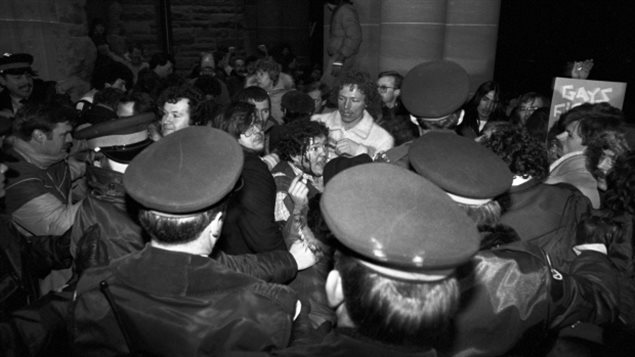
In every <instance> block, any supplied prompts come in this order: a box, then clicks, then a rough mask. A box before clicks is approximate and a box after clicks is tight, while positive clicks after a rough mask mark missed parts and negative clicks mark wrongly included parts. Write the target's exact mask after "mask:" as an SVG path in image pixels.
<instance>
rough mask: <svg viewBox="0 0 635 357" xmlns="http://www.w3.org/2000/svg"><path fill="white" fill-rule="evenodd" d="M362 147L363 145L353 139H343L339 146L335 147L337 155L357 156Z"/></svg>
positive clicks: (338, 143)
mask: <svg viewBox="0 0 635 357" xmlns="http://www.w3.org/2000/svg"><path fill="white" fill-rule="evenodd" d="M360 146H361V144H358V143H356V142H354V141H353V140H351V139H346V138H345V139H341V140H339V141H338V142H337V145H335V153H337V154H338V155H348V156H357V152H358V151H359V147H360Z"/></svg>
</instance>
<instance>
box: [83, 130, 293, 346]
mask: <svg viewBox="0 0 635 357" xmlns="http://www.w3.org/2000/svg"><path fill="white" fill-rule="evenodd" d="M175 148H179V150H175ZM242 156H243V154H242V150H241V149H240V147H239V145H238V144H237V143H236V141H235V140H234V139H233V138H231V137H230V136H229V135H227V134H224V133H222V132H219V131H218V130H215V129H211V128H186V129H183V130H180V131H178V132H176V133H174V134H172V135H170V136H167V137H165V138H163V139H162V140H161V141H159V142H157V143H156V144H153V145H151V146H150V147H148V148H147V149H146V150H144V151H143V152H142V153H141V154H139V155H137V156H136V157H135V159H133V161H132V162H131V163H130V165H129V167H128V168H127V170H126V173H125V175H124V186H125V188H126V191H127V192H128V193H129V194H130V195H131V196H132V197H133V198H134V199H135V200H136V201H138V202H139V203H140V204H141V205H142V206H143V208H142V209H141V211H140V215H139V218H140V221H141V224H142V226H143V227H144V228H145V230H146V231H147V232H148V233H149V235H150V237H151V242H150V244H149V245H148V246H146V247H145V248H144V249H143V250H142V251H140V252H138V253H134V254H132V255H129V256H126V257H124V258H122V259H119V260H116V261H114V262H111V264H110V265H109V266H107V267H103V268H97V269H92V270H88V271H86V272H85V274H84V275H83V277H82V278H81V280H80V281H79V283H78V288H77V298H76V300H75V303H74V309H73V320H74V326H73V329H72V333H73V336H74V337H73V341H74V348H75V349H76V352H77V353H78V354H81V355H83V356H91V355H95V356H104V355H121V354H126V353H144V354H150V355H170V356H191V355H195V354H197V353H201V351H205V353H207V354H209V355H218V354H222V353H223V352H226V351H228V350H232V349H241V350H249V351H253V350H256V351H259V350H263V349H268V348H271V347H284V346H287V345H288V344H289V342H290V340H291V333H292V331H293V329H294V320H296V318H297V317H298V315H299V313H300V309H301V304H300V303H299V301H298V300H297V298H296V296H295V293H293V292H292V291H291V290H290V289H288V288H286V287H284V286H279V285H272V284H267V283H264V282H263V281H261V280H259V279H256V278H253V277H250V276H247V275H244V274H240V273H236V272H233V271H231V270H229V269H227V268H225V267H223V266H222V265H220V264H219V263H218V262H216V261H214V260H212V259H210V258H208V257H207V256H208V255H209V254H210V253H211V251H212V249H213V248H214V245H215V244H216V242H217V240H218V239H219V237H220V232H221V229H222V225H223V219H224V214H225V205H226V202H227V197H228V195H229V194H231V192H232V191H233V189H234V186H235V184H236V182H237V181H238V179H239V177H240V172H241V168H242V162H243V160H242ZM201 177H205V178H206V180H205V181H201V180H200V178H201ZM201 182H205V183H206V184H204V185H202V184H201ZM166 187H167V188H170V189H166Z"/></svg>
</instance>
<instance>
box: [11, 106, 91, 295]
mask: <svg viewBox="0 0 635 357" xmlns="http://www.w3.org/2000/svg"><path fill="white" fill-rule="evenodd" d="M74 116H76V111H75V109H74V108H72V107H70V106H69V107H65V106H62V105H36V104H27V105H26V106H24V107H23V108H21V109H20V110H19V111H18V112H17V114H16V116H15V119H14V121H13V134H12V137H11V139H10V140H9V145H8V146H9V148H8V150H6V154H7V155H8V156H9V157H10V159H9V160H7V162H6V164H7V166H8V167H9V171H8V173H7V185H6V188H5V191H6V196H5V204H6V212H7V214H10V215H11V218H12V221H13V223H14V224H15V225H16V227H17V228H18V230H19V231H20V232H21V233H22V234H23V235H26V236H38V235H62V234H63V233H64V232H66V231H67V230H68V229H69V228H71V226H72V225H73V222H74V220H75V215H76V213H77V211H78V210H79V209H80V206H81V201H80V202H73V198H72V195H71V188H72V182H73V180H74V179H75V178H79V177H81V176H83V174H84V170H85V166H83V165H81V164H79V163H78V162H77V161H73V160H71V161H70V162H71V164H69V161H67V156H68V150H69V149H70V147H71V145H72V144H71V143H72V137H71V131H72V130H73V127H72V126H71V120H72V119H73V118H74ZM69 277H70V271H65V270H63V271H54V272H53V273H52V276H49V278H48V279H45V280H44V281H41V282H40V289H41V290H42V293H46V292H47V291H48V290H50V289H55V288H59V287H60V286H61V285H63V284H64V283H65V282H66V281H67V280H68V278H69Z"/></svg>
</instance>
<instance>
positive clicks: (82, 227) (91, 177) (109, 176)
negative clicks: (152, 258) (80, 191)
mask: <svg viewBox="0 0 635 357" xmlns="http://www.w3.org/2000/svg"><path fill="white" fill-rule="evenodd" d="M86 184H87V185H88V189H89V194H88V196H87V197H86V199H85V200H84V201H83V202H82V207H81V209H80V210H79V211H78V212H77V216H75V223H74V224H73V228H72V231H71V252H72V253H73V256H76V254H75V251H76V249H77V245H78V243H79V241H80V239H81V238H82V237H84V235H85V234H86V233H87V232H88V231H89V228H91V227H93V226H94V225H96V226H95V229H96V230H94V231H93V232H92V233H91V234H97V235H98V237H96V238H98V239H99V241H100V242H102V247H103V249H104V250H105V251H104V252H101V253H105V254H106V255H103V254H102V256H103V257H104V258H107V260H108V261H109V260H112V259H115V258H119V257H122V256H124V255H126V254H129V253H133V252H137V251H139V250H141V249H143V247H144V245H145V243H146V241H147V239H146V238H147V237H144V233H143V229H142V228H141V226H140V225H139V224H138V223H137V221H136V220H135V219H134V217H137V215H138V205H136V204H135V202H134V201H132V200H128V202H126V192H125V190H124V187H123V175H122V174H121V173H119V172H116V171H112V170H108V169H102V168H98V167H93V166H90V167H89V168H87V170H86ZM104 263H107V261H106V262H104Z"/></svg>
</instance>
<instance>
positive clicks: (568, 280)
mask: <svg viewBox="0 0 635 357" xmlns="http://www.w3.org/2000/svg"><path fill="white" fill-rule="evenodd" d="M408 157H409V161H410V163H411V164H412V166H413V168H414V169H415V171H416V172H417V173H419V174H420V175H422V176H424V177H426V178H428V179H429V180H430V181H432V182H433V183H435V184H437V185H438V186H439V187H441V188H442V189H443V190H444V191H445V192H446V193H447V194H448V195H449V196H450V197H451V198H452V199H453V200H454V201H455V202H456V204H457V205H458V206H460V207H462V208H463V209H464V210H465V211H466V212H467V214H468V215H469V216H470V217H472V218H473V219H474V220H475V222H476V223H477V224H478V225H479V228H480V231H481V233H482V234H483V238H484V239H486V240H487V241H488V242H490V243H492V242H493V244H489V245H488V247H487V248H482V249H481V251H480V252H479V253H477V254H476V255H475V256H474V258H472V260H471V262H470V264H468V265H466V266H464V267H462V268H461V269H460V271H459V273H458V276H459V279H460V282H459V284H460V286H461V291H462V301H461V307H460V309H459V311H458V313H457V314H456V315H455V317H454V331H453V334H452V335H451V337H450V340H449V344H448V346H447V347H446V348H444V349H443V352H444V353H447V354H449V355H454V356H500V355H504V354H505V353H509V352H510V351H512V350H514V352H516V353H520V354H523V355H529V356H534V355H540V354H541V353H544V352H545V350H548V349H549V347H550V344H549V343H544V340H545V338H546V337H553V335H556V334H558V332H559V331H561V330H563V329H565V328H569V327H570V326H578V325H580V324H582V323H594V324H599V325H602V324H607V323H610V322H613V321H614V320H615V318H616V316H617V310H618V309H617V307H618V306H617V304H618V296H617V294H618V292H619V289H618V286H617V279H616V270H615V268H614V266H613V265H612V263H611V261H610V260H609V258H608V257H607V255H606V252H607V246H606V245H607V244H606V243H607V242H582V243H584V244H579V245H576V246H572V247H571V249H574V250H575V251H576V252H577V253H576V255H577V256H576V257H575V259H574V260H573V261H572V262H571V264H570V266H569V269H568V270H561V269H560V268H559V267H558V266H554V265H553V264H552V260H551V258H550V256H549V255H548V254H545V252H544V251H543V250H541V249H540V248H539V247H537V246H535V245H533V244H531V243H528V242H515V243H506V242H507V240H506V239H496V240H494V239H492V236H491V234H487V233H488V231H490V228H492V227H496V225H498V223H499V219H500V206H498V203H497V202H496V201H495V199H494V198H495V197H497V196H499V195H500V194H502V193H504V192H505V191H507V190H508V189H509V187H510V186H511V183H512V173H511V172H510V171H509V168H508V167H507V164H505V162H504V161H502V160H501V159H500V158H499V157H497V156H496V155H495V154H494V153H493V152H491V151H490V150H489V149H487V148H485V147H483V146H481V145H479V144H478V143H476V142H475V141H473V140H471V139H468V138H465V137H461V136H458V135H456V134H454V133H453V132H440V131H432V132H428V133H426V134H424V135H423V136H421V137H420V138H418V139H416V140H415V141H414V142H413V143H412V145H411V146H410V150H409V154H408ZM494 233H496V232H494ZM506 233H507V237H504V238H510V236H511V237H513V235H514V232H513V230H511V231H507V232H506ZM503 235H505V234H503ZM610 243H612V242H610ZM482 245H483V244H482ZM572 330H574V331H573V332H574V333H575V328H574V329H572ZM550 334H551V335H550ZM541 349H545V350H541Z"/></svg>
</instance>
